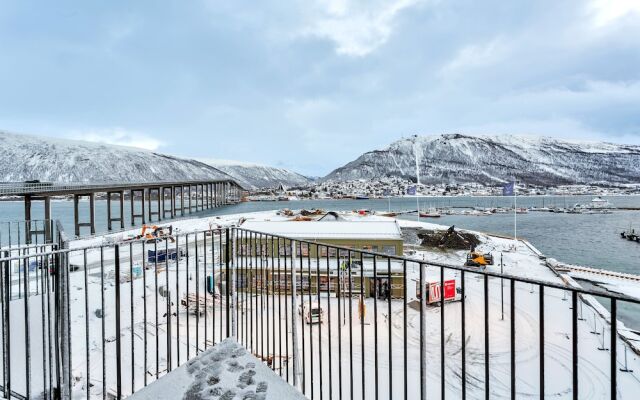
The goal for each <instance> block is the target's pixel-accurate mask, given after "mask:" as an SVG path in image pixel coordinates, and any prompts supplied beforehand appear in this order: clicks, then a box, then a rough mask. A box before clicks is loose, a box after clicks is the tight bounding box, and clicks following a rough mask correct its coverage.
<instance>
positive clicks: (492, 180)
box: [323, 134, 640, 185]
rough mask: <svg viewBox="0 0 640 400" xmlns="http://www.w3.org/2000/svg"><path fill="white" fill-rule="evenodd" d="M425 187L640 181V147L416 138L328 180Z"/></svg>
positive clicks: (511, 139) (522, 138)
mask: <svg viewBox="0 0 640 400" xmlns="http://www.w3.org/2000/svg"><path fill="white" fill-rule="evenodd" d="M416 154H417V155H418V164H419V171H420V182H422V183H464V182H478V183H484V184H497V183H501V182H504V181H507V180H510V179H512V178H513V177H514V176H515V177H516V178H517V179H518V180H521V181H523V182H526V183H531V184H540V185H557V184H573V183H596V184H608V183H638V182H640V146H634V145H620V144H612V143H600V142H597V143H596V142H573V141H566V140H558V139H553V138H548V137H529V136H513V135H503V136H467V135H462V134H444V135H437V136H414V137H411V138H408V139H401V140H398V141H396V142H393V143H392V144H391V145H389V146H388V147H387V148H385V149H382V150H374V151H370V152H367V153H364V154H363V155H361V156H360V157H358V158H357V159H356V160H354V161H352V162H350V163H348V164H346V165H344V166H343V167H340V168H338V169H336V170H334V171H333V172H331V173H330V174H329V175H327V176H326V177H324V178H323V180H329V179H333V180H352V179H376V178H380V177H384V176H401V177H407V178H415V176H416Z"/></svg>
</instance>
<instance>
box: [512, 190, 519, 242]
mask: <svg viewBox="0 0 640 400" xmlns="http://www.w3.org/2000/svg"><path fill="white" fill-rule="evenodd" d="M517 198H518V190H517V187H516V179H515V178H514V179H513V240H515V242H516V246H517V244H518V205H517Z"/></svg>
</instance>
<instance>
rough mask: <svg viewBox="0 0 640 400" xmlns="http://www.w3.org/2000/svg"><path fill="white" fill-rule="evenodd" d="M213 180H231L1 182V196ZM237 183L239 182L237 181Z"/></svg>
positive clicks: (181, 183) (192, 183)
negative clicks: (89, 182)
mask: <svg viewBox="0 0 640 400" xmlns="http://www.w3.org/2000/svg"><path fill="white" fill-rule="evenodd" d="M213 182H229V183H232V181H231V180H229V179H211V180H204V181H203V180H186V181H176V182H173V181H166V182H165V181H159V182H102V183H91V184H88V183H82V182H77V183H56V182H33V183H29V182H8V183H7V182H5V183H0V196H12V195H24V194H40V193H47V192H64V191H70V192H73V191H76V192H78V191H87V192H90V191H94V190H98V189H99V190H103V189H104V190H108V189H109V188H110V187H113V188H125V189H127V188H134V189H137V188H141V187H156V186H180V185H189V184H191V185H197V184H204V183H213ZM235 184H236V185H237V183H235Z"/></svg>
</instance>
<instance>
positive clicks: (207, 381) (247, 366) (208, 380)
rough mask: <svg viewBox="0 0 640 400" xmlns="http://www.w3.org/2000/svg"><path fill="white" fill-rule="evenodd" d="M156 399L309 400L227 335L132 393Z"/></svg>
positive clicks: (136, 398) (134, 397)
mask: <svg viewBox="0 0 640 400" xmlns="http://www.w3.org/2000/svg"><path fill="white" fill-rule="evenodd" d="M129 399H131V400H152V399H153V400H155V399H184V400H201V399H202V400H205V399H207V400H208V399H212V400H213V399H216V400H220V399H225V400H232V399H251V400H287V399H305V397H304V396H303V395H302V394H301V393H300V392H298V391H297V390H296V389H295V388H293V386H290V385H289V384H288V383H287V382H285V381H284V380H283V379H282V378H281V377H280V376H278V375H277V374H276V373H274V372H273V371H272V370H271V369H270V368H269V367H267V366H266V365H264V364H263V363H262V362H261V361H260V360H258V359H257V358H256V357H254V356H253V355H251V354H250V353H249V352H248V351H246V350H245V349H244V348H243V347H242V346H240V345H239V344H238V343H237V342H236V341H235V340H233V339H231V338H227V339H225V340H224V341H222V342H220V343H218V344H217V345H215V346H214V347H212V348H210V349H208V350H207V351H205V352H203V353H201V354H200V355H199V356H197V357H195V358H194V359H192V360H191V361H189V362H187V363H186V364H185V365H183V366H181V367H180V368H178V369H175V370H173V371H172V372H170V373H169V374H167V375H165V376H163V377H162V378H160V379H159V380H157V381H155V382H153V383H151V384H150V385H149V386H147V387H145V388H144V389H141V390H140V391H138V392H136V393H135V394H133V395H132V396H130V397H129Z"/></svg>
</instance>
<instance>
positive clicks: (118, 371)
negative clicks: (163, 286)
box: [114, 245, 171, 400]
mask: <svg viewBox="0 0 640 400" xmlns="http://www.w3.org/2000/svg"><path fill="white" fill-rule="evenodd" d="M114 252H115V253H114V257H115V259H114V261H115V272H114V275H115V285H116V288H115V292H116V293H115V295H116V299H115V300H116V310H115V317H116V393H117V399H118V400H119V399H121V398H122V348H121V346H120V344H121V343H120V337H121V335H120V246H119V245H115V247H114ZM156 257H157V254H156ZM165 257H168V252H167V254H165ZM166 261H167V266H168V265H169V264H168V260H166ZM166 273H167V274H168V273H169V271H168V268H167V272H166ZM167 289H168V287H167ZM145 301H146V300H145ZM167 301H169V300H168V299H167ZM169 318H171V315H170V314H169V315H167V319H169Z"/></svg>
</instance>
